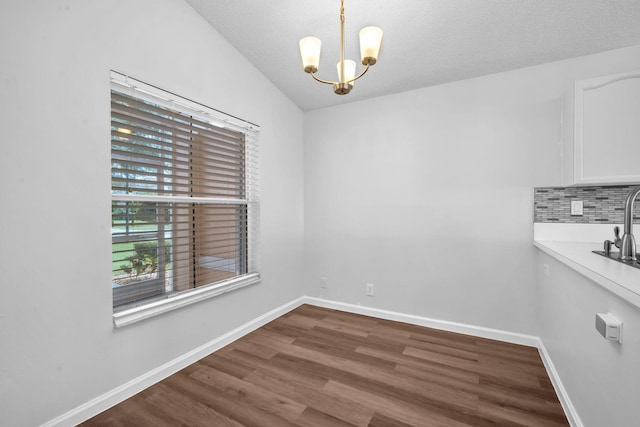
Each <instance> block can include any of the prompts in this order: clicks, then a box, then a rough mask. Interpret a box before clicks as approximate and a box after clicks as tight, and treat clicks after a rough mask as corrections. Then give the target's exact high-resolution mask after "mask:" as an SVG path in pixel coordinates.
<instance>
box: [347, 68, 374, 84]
mask: <svg viewBox="0 0 640 427" xmlns="http://www.w3.org/2000/svg"><path fill="white" fill-rule="evenodd" d="M367 71H369V64H367V67H366V68H365V69H364V70H362V72H361V73H360V74H358V75H357V76H356V77H355V78H353V79H352V80H349V81H348V82H347V83H353V82H355V81H356V80H358V79H359V78H360V77H362V76H364V73H366V72H367Z"/></svg>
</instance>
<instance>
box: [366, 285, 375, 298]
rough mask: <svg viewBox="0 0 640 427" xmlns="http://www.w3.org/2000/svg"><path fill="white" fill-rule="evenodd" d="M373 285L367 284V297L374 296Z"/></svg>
mask: <svg viewBox="0 0 640 427" xmlns="http://www.w3.org/2000/svg"><path fill="white" fill-rule="evenodd" d="M373 291H374V289H373V283H367V296H370V297H372V296H373Z"/></svg>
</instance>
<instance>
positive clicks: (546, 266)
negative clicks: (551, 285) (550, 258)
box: [543, 264, 549, 276]
mask: <svg viewBox="0 0 640 427" xmlns="http://www.w3.org/2000/svg"><path fill="white" fill-rule="evenodd" d="M543 270H544V275H545V276H548V275H549V264H545V265H544V266H543Z"/></svg>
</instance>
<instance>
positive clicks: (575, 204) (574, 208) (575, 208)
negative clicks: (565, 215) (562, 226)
mask: <svg viewBox="0 0 640 427" xmlns="http://www.w3.org/2000/svg"><path fill="white" fill-rule="evenodd" d="M582 213H583V204H582V200H572V201H571V215H582Z"/></svg>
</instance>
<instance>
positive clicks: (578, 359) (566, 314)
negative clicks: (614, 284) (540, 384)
mask: <svg viewBox="0 0 640 427" xmlns="http://www.w3.org/2000/svg"><path fill="white" fill-rule="evenodd" d="M545 264H546V265H548V266H549V276H546V275H544V274H543V273H542V271H543V268H544V265H545ZM538 274H539V277H540V283H539V287H538V296H539V299H540V302H541V305H540V319H539V325H540V329H539V334H540V338H541V339H542V341H543V343H544V345H545V348H546V349H547V352H548V353H549V355H550V356H551V359H552V360H553V364H554V366H555V368H556V370H557V371H558V373H559V374H560V377H561V379H562V383H563V385H564V387H565V389H566V390H567V393H568V394H569V396H570V397H571V401H572V403H573V405H574V406H575V408H576V410H577V412H578V414H579V416H580V419H581V420H582V423H583V424H584V425H585V426H587V427H588V426H620V427H626V426H636V425H638V402H639V399H638V384H640V363H638V355H640V311H638V309H637V308H635V307H633V306H632V305H630V304H629V303H627V302H626V301H623V300H621V299H620V298H618V297H617V296H616V295H614V294H612V293H611V292H609V291H607V290H605V289H604V288H602V287H601V286H599V285H597V284H596V283H595V282H593V281H591V280H589V279H587V278H586V277H584V276H582V275H580V274H579V273H577V272H576V271H574V270H571V269H570V268H569V267H567V266H566V265H564V264H562V263H560V262H558V261H557V260H555V259H554V258H552V257H550V256H549V255H547V254H545V253H543V252H541V251H540V253H539V260H538ZM607 312H609V313H611V314H613V315H614V316H616V317H617V318H618V319H619V320H621V321H622V322H623V342H622V344H619V343H617V342H613V341H607V340H605V339H604V338H603V337H602V336H601V335H600V334H599V333H598V332H597V331H596V329H595V315H596V313H607Z"/></svg>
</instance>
